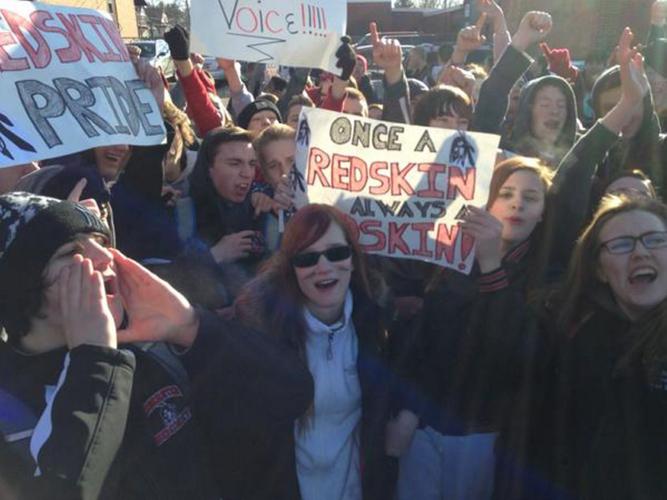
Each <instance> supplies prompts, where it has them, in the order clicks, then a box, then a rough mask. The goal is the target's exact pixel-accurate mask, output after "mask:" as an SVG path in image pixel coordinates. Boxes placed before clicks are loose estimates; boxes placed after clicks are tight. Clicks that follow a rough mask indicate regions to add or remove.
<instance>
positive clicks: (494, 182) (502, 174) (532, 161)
mask: <svg viewBox="0 0 667 500" xmlns="http://www.w3.org/2000/svg"><path fill="white" fill-rule="evenodd" d="M520 171H528V172H532V173H534V174H535V175H536V176H537V177H539V179H540V181H542V187H544V193H545V195H546V194H547V193H548V192H549V189H550V188H551V180H552V179H553V172H552V171H551V169H550V168H549V167H547V166H545V165H544V164H542V162H541V160H540V159H539V158H530V157H528V156H513V157H512V158H508V159H507V160H504V161H501V162H500V163H498V165H496V168H495V169H494V171H493V176H492V177H491V185H490V186H489V198H488V200H487V202H486V208H487V210H488V209H489V208H491V206H492V205H493V204H494V202H495V201H496V199H497V198H498V193H500V188H501V187H503V184H505V182H507V179H509V177H510V176H511V175H512V174H514V173H516V172H520Z"/></svg>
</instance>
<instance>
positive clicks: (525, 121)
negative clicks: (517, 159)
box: [500, 75, 577, 167]
mask: <svg viewBox="0 0 667 500" xmlns="http://www.w3.org/2000/svg"><path fill="white" fill-rule="evenodd" d="M546 85H551V86H554V87H557V88H559V89H560V90H561V91H562V92H563V94H564V95H565V98H566V102H567V118H566V119H565V124H564V126H563V130H562V131H561V133H560V136H559V137H558V140H557V141H556V150H555V154H554V155H553V157H551V158H547V157H546V154H545V152H544V151H541V150H540V149H539V141H538V140H537V138H535V136H534V135H533V134H532V131H531V128H532V110H533V105H534V103H535V96H536V94H537V91H538V90H540V89H541V88H543V87H545V86H546ZM576 139H577V102H576V98H575V96H574V91H573V90H572V87H571V86H570V84H569V83H568V82H567V80H565V79H563V78H561V77H560V76H555V75H547V76H543V77H541V78H537V79H535V80H532V81H530V82H528V84H526V86H525V87H524V88H523V90H522V91H521V96H520V97H519V106H518V108H517V113H516V117H515V119H514V126H513V128H512V131H511V132H510V134H509V136H508V137H503V140H502V144H501V146H500V147H501V148H503V149H508V150H510V151H512V152H514V153H518V154H520V155H524V156H535V157H538V158H542V160H544V161H545V162H547V163H548V164H549V165H551V166H553V167H555V166H556V165H558V163H559V162H560V160H561V159H562V158H563V156H565V153H567V152H568V151H569V150H570V148H571V147H572V145H573V144H574V142H575V141H576Z"/></svg>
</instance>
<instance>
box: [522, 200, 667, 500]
mask: <svg viewBox="0 0 667 500" xmlns="http://www.w3.org/2000/svg"><path fill="white" fill-rule="evenodd" d="M550 309H551V311H553V312H554V313H555V314H551V315H547V317H549V318H551V320H550V321H548V322H546V323H543V328H542V330H543V331H551V332H552V335H551V337H552V338H555V339H556V346H557V347H558V349H556V350H554V351H552V352H555V353H557V355H556V356H555V359H554V360H553V361H552V363H551V366H552V370H551V372H550V378H551V382H552V383H551V384H550V386H547V390H548V391H549V392H547V394H548V395H551V397H549V396H547V397H545V399H544V400H545V403H546V404H545V405H544V406H543V408H542V415H543V416H548V418H545V420H544V421H543V422H544V423H547V424H548V428H551V429H552V430H553V433H550V434H551V435H552V436H553V438H554V440H553V442H551V443H548V441H547V443H545V441H544V440H541V441H538V440H536V441H534V446H535V449H536V450H538V449H545V446H544V445H545V444H547V446H546V449H551V450H552V451H553V453H552V454H551V456H549V457H546V460H545V461H544V462H543V463H544V464H545V465H546V466H547V467H548V469H547V470H549V472H550V477H551V478H554V479H556V480H557V482H558V483H559V484H560V485H561V486H564V487H565V489H566V490H568V491H570V492H571V493H572V494H576V495H581V496H582V497H584V498H591V499H597V498H599V499H603V498H604V499H610V500H613V499H622V498H623V499H625V498H647V499H648V498H667V478H666V477H665V474H664V471H665V467H667V447H666V446H665V442H664V439H665V436H667V337H666V335H665V334H666V333H667V207H665V205H662V204H661V203H659V202H657V201H655V200H651V199H647V198H640V197H635V198H626V197H615V196H610V197H607V198H605V199H603V201H602V203H601V205H600V208H599V209H598V211H597V213H596V214H595V216H594V218H593V220H592V222H591V223H590V225H589V226H588V227H587V228H586V229H585V230H584V232H583V234H582V235H581V238H580V240H579V242H578V243H577V246H576V248H575V251H574V255H573V257H572V260H571V262H570V267H569V271H568V277H567V280H566V282H565V283H564V285H563V286H562V289H561V292H560V294H559V295H557V296H556V298H555V299H553V300H552V306H551V308H550ZM554 316H555V318H556V321H553V318H554ZM545 324H546V325H549V324H550V325H551V327H550V328H545V327H544V325H545ZM554 326H555V327H556V328H555V332H554ZM548 434H549V433H548ZM543 437H544V436H543Z"/></svg>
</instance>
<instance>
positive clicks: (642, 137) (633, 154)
mask: <svg viewBox="0 0 667 500" xmlns="http://www.w3.org/2000/svg"><path fill="white" fill-rule="evenodd" d="M620 85H621V77H620V69H619V67H618V66H614V67H612V68H609V69H608V70H606V71H605V72H604V73H602V74H601V75H600V76H599V77H598V79H597V80H596V81H595V84H594V85H593V91H592V96H591V100H592V103H593V111H594V112H595V116H596V118H602V110H601V109H600V102H599V101H600V96H601V94H602V92H604V91H605V90H609V89H610V88H615V87H619V86H620ZM659 136H660V122H659V120H658V116H657V115H656V113H655V111H654V107H653V98H652V97H651V94H650V93H649V94H647V95H646V97H645V98H644V115H643V118H642V123H641V125H640V127H639V130H638V131H637V133H636V134H635V135H634V136H633V137H631V138H630V139H629V140H621V141H617V142H616V143H615V144H614V146H613V147H612V148H611V149H610V150H609V153H608V154H607V156H606V158H605V159H604V161H603V162H601V163H600V164H599V165H598V172H597V174H598V177H600V178H601V179H603V180H604V179H608V178H609V177H612V176H613V175H615V174H617V173H618V172H621V171H623V170H634V169H639V170H641V171H643V172H644V173H645V174H646V175H648V176H649V177H650V178H651V181H652V182H653V184H654V185H655V186H656V188H657V189H658V192H659V193H662V190H663V188H664V179H663V177H664V176H663V167H662V165H661V164H660V161H659V155H658V150H657V146H658V139H659Z"/></svg>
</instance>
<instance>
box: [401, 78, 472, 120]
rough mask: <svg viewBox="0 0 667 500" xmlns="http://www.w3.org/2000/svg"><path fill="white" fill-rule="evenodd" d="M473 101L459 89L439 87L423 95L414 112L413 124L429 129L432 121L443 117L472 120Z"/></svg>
mask: <svg viewBox="0 0 667 500" xmlns="http://www.w3.org/2000/svg"><path fill="white" fill-rule="evenodd" d="M472 112H473V110H472V101H471V100H470V97H468V94H466V93H465V92H464V91H463V90H461V89H460V88H458V87H453V86H451V85H438V86H436V87H433V88H432V89H431V90H429V91H428V92H426V93H424V94H422V95H421V96H420V98H419V101H418V102H417V105H416V106H415V109H414V112H413V120H412V121H413V123H414V124H415V125H422V126H424V127H428V124H429V122H430V121H431V119H433V118H436V117H438V116H441V115H446V114H449V115H454V113H456V115H457V116H460V117H461V118H466V119H468V120H470V119H472Z"/></svg>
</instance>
